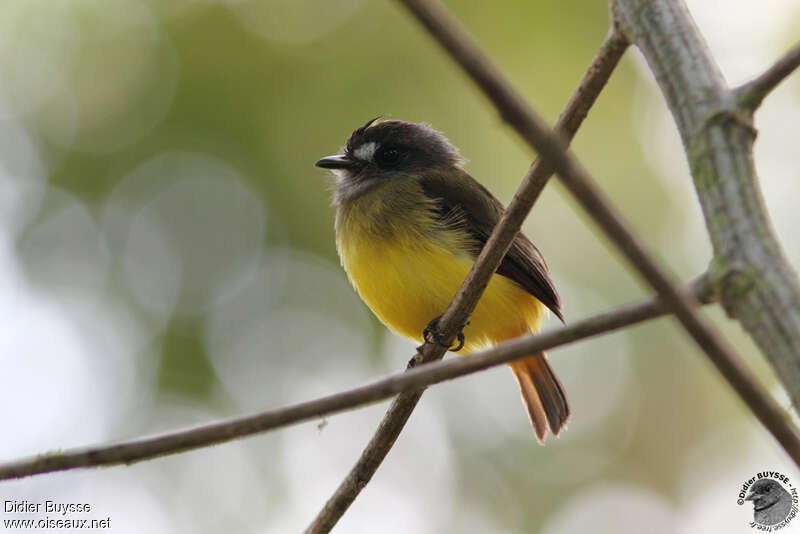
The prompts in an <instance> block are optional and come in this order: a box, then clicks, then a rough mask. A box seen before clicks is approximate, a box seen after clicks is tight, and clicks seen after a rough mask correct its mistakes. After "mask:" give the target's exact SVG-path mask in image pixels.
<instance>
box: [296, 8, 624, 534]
mask: <svg viewBox="0 0 800 534" xmlns="http://www.w3.org/2000/svg"><path fill="white" fill-rule="evenodd" d="M409 7H411V6H410V5H409ZM431 23H432V24H437V23H443V24H445V25H446V26H448V28H447V30H446V31H448V32H451V33H454V34H455V35H456V39H460V40H462V41H463V42H465V43H466V44H467V45H469V44H470V43H471V40H470V39H469V38H468V37H466V35H465V36H464V37H463V38H460V37H458V34H459V32H462V33H463V30H461V29H460V28H458V27H457V26H455V25H454V24H450V23H449V22H448V21H447V20H444V19H440V18H438V19H433V20H432V21H431ZM627 47H628V44H627V43H626V42H625V40H624V39H621V38H620V36H619V34H618V33H616V32H614V31H613V29H612V31H610V32H609V34H608V36H607V37H606V39H605V41H604V42H603V44H602V45H601V46H600V50H599V51H598V52H597V54H596V55H595V57H594V59H593V60H592V63H591V65H590V66H589V68H588V70H587V71H586V74H585V75H584V76H583V79H581V81H580V83H579V84H578V87H577V89H576V90H575V92H574V93H573V94H572V97H571V98H570V100H569V102H568V103H567V106H566V108H565V109H564V111H563V112H562V114H561V116H560V117H559V120H558V123H557V124H556V130H557V131H559V132H560V133H561V134H562V135H563V136H564V137H565V138H566V139H572V137H573V136H574V135H575V132H576V131H577V130H578V128H579V127H580V125H581V123H582V122H583V119H585V118H586V114H587V113H588V112H589V109H590V108H591V107H592V105H593V104H594V102H595V100H596V99H597V97H598V96H599V94H600V92H601V91H602V89H603V87H605V85H606V82H608V79H609V77H610V76H611V73H612V72H613V70H614V68H615V67H616V65H617V63H619V60H620V58H621V57H622V54H623V53H624V52H625V50H626V49H627ZM486 65H487V66H488V67H490V68H493V67H492V65H491V63H489V62H488V60H486ZM552 174H553V169H552V167H551V166H550V165H548V164H547V163H546V162H544V161H543V160H542V159H541V158H537V159H536V160H535V161H534V162H533V164H532V165H531V167H530V169H528V172H527V173H526V175H525V177H524V179H523V181H522V184H521V185H520V187H519V189H518V190H517V193H516V194H515V195H514V198H513V199H512V201H511V203H510V204H509V205H508V208H507V209H506V211H505V213H504V215H503V217H502V218H501V219H500V222H499V223H498V224H497V226H496V227H495V229H494V231H493V232H492V235H491V236H490V237H489V240H488V241H487V243H486V245H485V246H484V247H483V250H482V251H481V253H480V255H479V257H478V259H477V260H476V261H475V264H474V265H473V267H472V269H471V271H470V272H469V274H468V275H467V278H466V280H464V283H463V284H462V285H461V288H460V289H459V291H458V293H457V294H456V296H455V298H454V299H453V301H452V302H451V304H450V306H449V307H448V309H447V311H446V312H445V313H444V315H443V316H442V319H441V321H440V323H439V326H440V328H441V329H442V332H443V334H444V337H446V338H447V339H449V340H452V338H453V336H455V334H457V333H458V332H459V331H460V330H461V327H462V326H463V325H464V324H465V323H466V321H467V319H468V318H469V316H470V315H471V314H472V311H473V310H474V309H475V305H476V303H477V302H478V299H479V298H480V296H481V294H482V293H483V290H484V289H485V288H486V285H487V284H488V281H489V278H491V276H492V274H493V273H494V272H495V270H497V267H498V266H499V265H500V262H501V261H502V259H503V256H505V254H506V252H507V251H508V248H509V247H510V246H511V243H512V241H513V240H514V237H516V235H517V233H518V232H519V230H520V228H521V227H522V222H523V221H524V220H525V217H527V215H528V212H529V211H530V209H531V207H532V206H533V203H534V202H535V201H536V199H537V198H538V197H539V195H540V193H541V192H542V189H544V186H545V185H546V184H547V180H548V179H549V178H550V176H552ZM443 353H444V351H443V350H442V349H441V348H440V347H438V346H437V345H429V346H425V347H424V348H423V350H422V351H421V352H420V354H418V355H417V357H416V358H417V361H423V362H427V361H432V360H435V359H439V358H441V357H442V355H443ZM421 396H422V391H414V392H408V393H404V394H402V395H400V396H398V397H397V399H395V401H394V402H393V403H392V405H391V407H390V408H389V410H388V411H387V412H386V415H385V416H384V418H383V420H382V421H381V424H380V426H379V427H378V430H377V431H376V433H375V435H374V436H373V437H372V439H371V440H370V442H369V443H368V444H367V447H366V448H365V449H364V451H363V452H362V453H361V456H360V457H359V459H358V461H357V462H356V464H355V466H353V468H352V469H351V470H350V472H349V473H348V475H347V476H346V477H345V479H344V480H343V481H342V483H341V484H340V485H339V487H338V488H337V489H336V491H335V492H334V494H333V495H332V496H331V498H330V499H328V502H327V503H326V504H325V506H324V507H323V508H322V510H321V511H320V512H319V514H318V515H317V517H316V518H315V519H314V521H313V522H312V523H311V525H310V526H309V527H308V529H307V530H306V534H319V533H324V532H329V531H330V530H331V529H332V528H333V526H334V525H335V524H336V522H337V521H338V520H339V518H341V516H342V515H343V514H344V512H345V511H346V510H347V509H348V508H349V507H350V505H351V504H352V503H353V501H354V500H355V498H356V497H357V496H358V494H359V493H360V492H361V490H362V489H363V487H364V486H365V485H366V484H367V483H368V482H369V481H370V479H371V478H372V475H374V474H375V471H377V469H378V467H379V466H380V464H381V463H382V462H383V459H384V458H385V457H386V455H387V454H388V452H389V450H390V449H391V448H392V446H393V445H394V442H395V440H396V439H397V436H399V435H400V432H401V431H402V429H403V427H404V426H405V424H406V421H407V420H408V417H409V416H410V415H411V412H412V411H413V410H414V407H415V406H416V405H417V402H419V399H420V397H421Z"/></svg>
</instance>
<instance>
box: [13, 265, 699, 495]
mask: <svg viewBox="0 0 800 534" xmlns="http://www.w3.org/2000/svg"><path fill="white" fill-rule="evenodd" d="M709 288H710V286H709V284H708V282H707V279H706V277H704V276H703V277H700V278H699V279H698V280H697V281H695V282H693V283H692V284H691V285H690V286H689V290H690V291H691V292H692V293H694V294H695V295H697V297H698V299H699V300H701V301H702V302H703V303H710V302H712V300H713V296H712V293H711V291H709ZM665 313H666V312H665V311H664V306H663V305H662V303H661V302H660V301H659V300H658V299H656V298H650V299H647V300H643V301H641V302H637V303H633V304H627V305H625V306H622V307H620V308H618V309H616V310H612V311H609V312H605V313H602V314H599V315H595V316H593V317H590V318H587V319H583V320H581V321H577V322H576V323H574V324H572V325H571V326H566V327H560V328H556V329H553V330H551V331H548V332H546V333H543V334H539V335H536V336H524V337H520V338H517V339H513V340H511V341H508V342H506V343H503V344H501V345H497V346H496V347H493V348H491V349H489V350H485V351H482V352H476V353H474V354H470V355H468V356H464V357H460V358H453V359H450V360H447V361H442V362H433V363H431V364H428V365H421V366H418V367H416V368H414V369H411V370H409V371H407V372H405V373H398V374H395V375H392V376H389V377H386V378H383V379H380V380H376V381H374V382H372V383H370V384H366V385H364V386H360V387H357V388H354V389H351V390H348V391H343V392H340V393H336V394H334V395H329V396H326V397H320V398H318V399H314V400H311V401H306V402H301V403H299V404H294V405H292V406H286V407H283V408H278V409H276V410H271V411H268V412H263V413H260V414H257V415H253V416H249V417H242V418H237V419H231V420H228V421H222V422H219V423H214V424H210V425H204V426H200V427H195V428H190V429H183V430H177V431H174V432H170V433H168V434H162V435H159V436H153V437H148V438H140V439H135V440H132V441H126V442H122V443H116V444H111V445H101V446H94V447H88V448H80V449H72V450H67V451H60V452H53V453H48V454H43V455H40V456H37V457H34V458H26V459H22V460H16V461H12V462H7V463H3V464H0V480H6V479H12V478H22V477H26V476H31V475H36V474H41V473H49V472H53V471H65V470H68V469H76V468H81V467H100V466H111V465H119V464H132V463H136V462H140V461H142V460H149V459H153V458H157V457H160V456H166V455H169V454H176V453H179V452H184V451H188V450H191V449H197V448H199V447H204V446H208V445H215V444H218V443H224V442H226V441H231V440H234V439H238V438H242V437H245V436H250V435H252V434H256V433H260V432H266V431H268V430H275V429H277V428H282V427H286V426H289V425H293V424H297V423H300V422H302V421H307V420H309V419H314V418H317V417H321V416H324V415H330V414H334V413H337V412H342V411H345V410H351V409H353V408H356V407H359V406H364V405H366V404H370V403H374V402H377V401H381V400H384V399H387V398H389V397H392V396H393V395H396V394H397V393H398V392H402V391H410V390H416V389H418V388H424V387H427V386H430V385H431V384H436V383H439V382H443V381H445V380H450V379H453V378H457V377H459V376H464V375H467V374H470V373H475V372H477V371H481V370H483V369H487V368H489V367H494V366H496V365H500V364H502V363H507V362H509V361H511V360H513V359H515V358H519V357H523V356H525V355H527V354H531V353H532V352H538V351H541V350H547V349H552V348H554V347H558V346H561V345H566V344H568V343H573V342H575V341H580V340H582V339H587V338H589V337H593V336H597V335H599V334H604V333H608V332H611V331H613V330H616V329H619V328H623V327H626V326H631V325H634V324H637V323H641V322H643V321H647V320H649V319H653V318H655V317H659V316H662V315H664V314H665Z"/></svg>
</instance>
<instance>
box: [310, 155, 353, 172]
mask: <svg viewBox="0 0 800 534" xmlns="http://www.w3.org/2000/svg"><path fill="white" fill-rule="evenodd" d="M353 165H355V161H353V160H352V159H350V158H348V157H347V156H343V155H341V154H336V155H335V156H326V157H324V158H322V159H321V160H319V161H318V162H316V163H315V164H314V166H316V167H319V168H321V169H347V168H349V167H352V166H353Z"/></svg>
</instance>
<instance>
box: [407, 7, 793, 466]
mask: <svg viewBox="0 0 800 534" xmlns="http://www.w3.org/2000/svg"><path fill="white" fill-rule="evenodd" d="M648 2H649V3H648ZM404 3H405V4H406V5H407V6H408V7H409V8H410V9H411V10H412V12H413V13H414V14H415V15H416V16H417V18H418V19H419V20H420V21H421V22H422V24H423V25H424V26H425V27H426V28H427V29H428V30H429V32H430V33H431V34H432V35H433V37H434V38H436V39H437V40H438V41H439V43H440V44H441V45H442V46H443V47H444V48H445V49H446V50H447V51H448V52H450V54H451V55H452V56H453V59H454V60H456V61H457V62H458V63H459V65H461V67H462V68H463V69H464V70H465V71H466V73H467V74H468V75H469V76H470V77H471V78H472V79H473V81H474V82H475V83H476V84H477V85H478V86H479V87H480V88H481V89H482V90H483V92H484V93H485V94H486V96H487V97H488V98H489V99H490V100H491V102H492V103H493V104H494V105H495V107H496V108H497V109H498V111H499V112H500V115H501V116H502V117H503V118H504V119H505V120H506V121H507V122H508V123H509V124H510V125H511V126H512V127H513V128H514V129H515V130H516V131H517V133H518V134H519V135H520V136H521V137H522V138H523V139H524V140H525V141H526V142H527V143H528V144H529V145H530V146H531V148H533V149H534V150H538V151H539V153H540V154H542V156H543V157H544V158H545V159H547V160H550V161H551V162H552V165H553V167H554V168H555V170H556V173H557V174H558V176H559V178H560V179H561V182H562V183H563V184H564V186H565V187H566V188H567V190H568V191H569V192H570V193H572V195H573V196H574V197H575V199H576V200H577V201H578V202H579V203H580V204H581V206H583V208H584V209H585V210H586V212H587V213H588V214H589V215H590V216H591V217H592V218H593V219H594V221H595V223H597V225H598V226H599V227H600V228H601V229H602V230H603V231H604V232H605V234H606V236H607V237H608V238H609V239H611V241H612V242H614V244H616V245H617V247H618V248H619V249H620V250H621V251H622V253H623V254H624V255H625V257H626V258H627V259H628V261H629V262H630V263H631V264H632V265H633V266H634V267H635V268H636V270H637V271H638V272H639V274H640V275H641V276H642V277H643V278H644V279H645V280H646V281H647V282H648V283H649V284H650V285H651V286H652V287H653V288H654V289H655V290H656V291H657V292H658V294H659V295H660V296H661V298H663V299H664V302H665V303H666V305H667V306H668V307H669V309H670V310H671V311H672V312H673V313H674V314H675V316H676V317H677V318H678V320H679V321H680V322H681V324H682V325H683V327H684V328H685V329H686V331H687V332H688V333H689V334H690V335H691V337H692V339H694V340H695V342H696V343H697V345H698V346H699V347H700V348H702V349H703V351H704V352H705V354H706V355H707V356H708V359H709V360H711V362H712V363H713V364H714V365H715V366H716V368H717V369H718V370H719V372H720V373H721V374H722V375H723V377H725V379H726V380H727V381H728V383H729V384H730V385H731V387H732V388H733V389H734V391H736V392H737V393H738V394H739V396H740V397H741V398H742V400H743V401H744V402H745V403H746V404H747V405H748V406H749V407H750V409H751V410H752V411H753V413H754V414H755V415H756V417H757V418H758V419H759V421H761V423H762V424H763V425H764V427H766V428H767V430H769V431H770V432H771V433H772V435H773V436H774V437H775V439H776V440H777V441H778V442H779V443H780V444H781V446H782V447H783V448H784V450H786V452H787V453H788V454H789V456H790V457H791V458H792V459H793V460H794V462H795V463H796V464H797V465H798V466H800V436H798V432H797V430H796V429H795V427H794V426H793V424H792V423H791V422H790V421H789V419H788V418H787V417H785V414H784V412H783V410H782V409H781V407H780V406H779V405H778V404H777V403H776V402H775V400H774V399H773V398H772V397H771V396H770V395H769V393H768V392H767V391H766V390H765V389H764V388H763V387H761V385H760V384H759V383H758V382H757V381H756V380H755V378H754V377H753V376H752V373H750V372H749V370H748V369H747V368H745V367H744V365H743V364H742V361H741V358H739V356H738V355H737V354H736V352H735V351H734V349H733V347H731V346H730V345H729V344H728V343H727V342H726V341H725V339H724V338H723V337H722V336H721V335H720V334H719V333H718V332H717V331H716V329H714V328H713V327H712V326H711V324H710V323H709V322H708V321H707V320H706V319H705V318H704V317H703V316H702V315H700V314H699V313H697V311H696V310H695V309H694V304H695V303H694V302H693V299H692V298H691V296H689V295H687V294H685V293H684V292H682V291H681V290H680V289H679V288H678V287H676V286H675V284H674V283H673V282H672V280H671V278H670V277H669V276H668V275H667V274H666V272H665V271H664V270H663V269H662V268H661V267H659V266H658V265H657V263H656V261H655V260H654V259H653V256H652V255H651V254H650V253H649V252H648V251H647V250H646V249H645V248H644V246H643V245H642V244H641V243H640V242H639V240H638V238H637V237H636V236H635V235H634V234H633V232H632V231H631V230H630V229H629V228H628V226H627V225H626V224H625V222H624V221H623V219H622V217H621V216H620V215H619V214H618V213H617V212H616V210H614V209H613V208H612V207H611V205H610V204H609V203H608V202H607V201H606V199H605V198H604V196H603V195H602V193H601V192H600V190H599V189H598V188H597V186H596V185H595V182H594V180H593V179H592V177H591V176H590V175H589V173H588V172H586V170H585V169H583V167H581V165H580V163H578V161H577V160H576V159H575V157H574V156H572V154H570V153H569V152H567V151H566V150H565V148H564V146H563V143H562V142H561V140H560V139H559V138H558V137H557V136H555V135H553V134H552V133H551V132H550V130H549V128H548V127H547V124H546V123H545V122H544V120H542V119H541V118H540V117H539V116H538V115H537V114H535V113H534V112H533V110H532V109H530V108H529V107H528V106H527V104H526V103H525V101H524V100H523V99H522V98H521V97H520V96H519V95H518V94H517V93H516V91H514V89H513V88H512V87H511V85H510V84H509V83H508V81H507V80H505V78H503V76H502V75H501V74H500V72H499V71H498V70H497V68H496V67H494V66H493V65H492V64H491V62H490V60H489V59H488V58H487V57H486V56H485V55H484V54H483V53H482V52H481V51H480V49H478V48H477V46H476V45H475V44H474V43H472V42H471V41H469V40H468V37H467V35H466V34H465V33H463V32H455V31H452V30H451V28H452V27H454V26H453V25H454V23H453V22H452V21H450V20H448V19H447V14H446V13H445V12H444V11H443V10H442V9H441V8H440V7H438V6H435V5H434V4H433V3H431V2H429V1H426V0H404ZM629 3H630V4H634V3H637V2H635V1H634V0H631V1H630V2H629ZM638 3H645V4H646V5H645V7H644V8H643V7H642V6H641V5H640V6H638V11H639V12H645V11H646V10H647V9H646V8H647V7H648V6H652V5H653V4H656V3H658V1H657V0H639V2H638ZM664 3H666V4H668V5H673V4H676V2H674V1H666V2H664ZM684 9H685V8H684ZM657 22H658V23H661V24H669V22H668V20H662V19H659V20H658V21H657ZM798 335H800V329H798Z"/></svg>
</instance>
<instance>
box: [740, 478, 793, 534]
mask: <svg viewBox="0 0 800 534" xmlns="http://www.w3.org/2000/svg"><path fill="white" fill-rule="evenodd" d="M744 499H745V500H746V501H753V520H754V521H755V522H756V523H759V524H761V525H777V524H778V523H780V522H781V521H783V520H784V519H786V518H787V517H788V516H789V512H791V510H792V496H791V495H790V494H789V492H788V491H786V490H785V489H784V488H783V486H781V485H780V483H779V482H778V481H777V480H773V479H771V478H762V479H761V480H757V481H756V482H754V483H753V485H752V486H751V487H750V492H749V493H748V494H747V497H745V498H744Z"/></svg>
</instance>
